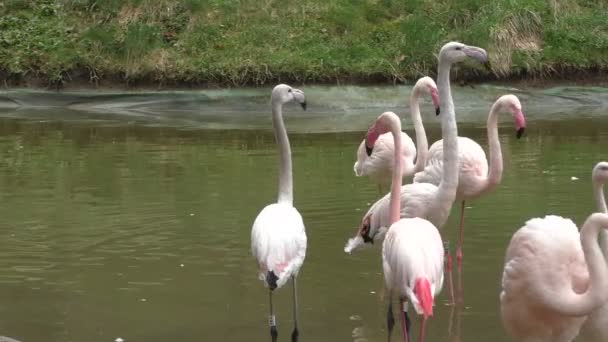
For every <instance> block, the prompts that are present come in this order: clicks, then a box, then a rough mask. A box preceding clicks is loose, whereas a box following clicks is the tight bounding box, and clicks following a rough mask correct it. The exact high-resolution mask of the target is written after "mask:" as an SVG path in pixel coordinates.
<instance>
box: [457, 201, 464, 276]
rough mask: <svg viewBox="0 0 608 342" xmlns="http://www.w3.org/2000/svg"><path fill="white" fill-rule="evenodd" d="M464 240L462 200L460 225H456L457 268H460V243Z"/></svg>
mask: <svg viewBox="0 0 608 342" xmlns="http://www.w3.org/2000/svg"><path fill="white" fill-rule="evenodd" d="M463 242H464V201H462V204H461V208H460V227H458V247H457V249H456V261H458V269H459V270H460V269H462V244H463Z"/></svg>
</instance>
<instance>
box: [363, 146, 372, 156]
mask: <svg viewBox="0 0 608 342" xmlns="http://www.w3.org/2000/svg"><path fill="white" fill-rule="evenodd" d="M373 151H374V148H373V147H369V146H367V144H365V152H366V153H367V156H368V157H369V156H371V155H372V152H373Z"/></svg>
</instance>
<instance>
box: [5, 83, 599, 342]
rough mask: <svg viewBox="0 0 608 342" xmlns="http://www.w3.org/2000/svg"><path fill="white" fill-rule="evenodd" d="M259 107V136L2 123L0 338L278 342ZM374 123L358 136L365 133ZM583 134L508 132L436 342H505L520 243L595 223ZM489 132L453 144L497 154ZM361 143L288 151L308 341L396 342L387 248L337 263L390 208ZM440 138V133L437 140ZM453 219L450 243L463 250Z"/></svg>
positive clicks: (474, 215)
mask: <svg viewBox="0 0 608 342" xmlns="http://www.w3.org/2000/svg"><path fill="white" fill-rule="evenodd" d="M264 96H265V97H264V99H263V100H262V98H260V100H259V101H260V104H259V106H260V115H262V114H263V115H264V119H259V120H260V121H259V122H258V121H255V122H256V124H255V125H254V127H256V125H260V126H262V125H263V126H264V130H255V129H251V130H200V129H188V130H185V129H178V128H175V127H173V128H172V127H171V126H172V125H167V126H165V125H157V126H156V127H154V126H150V125H145V124H144V125H142V124H139V123H130V122H129V121H126V122H125V121H121V120H122V119H121V120H117V121H116V122H109V121H103V122H99V121H95V120H93V121H83V120H70V118H71V117H70V115H71V114H70V113H69V112H66V111H65V109H64V108H65V106H64V105H63V104H61V107H60V108H59V109H56V110H53V109H52V108H51V109H48V108H47V109H46V111H41V113H43V115H42V114H41V115H42V116H43V117H46V119H48V120H45V121H33V120H30V119H27V120H26V119H14V118H13V119H7V118H5V119H1V120H0V196H1V200H2V206H0V227H1V229H0V289H1V291H0V303H2V305H0V317H2V320H0V334H3V335H8V336H13V337H15V338H18V339H20V340H23V341H34V342H35V341H66V340H69V341H92V342H95V341H100V342H101V341H112V340H114V339H116V338H117V337H119V336H120V337H122V338H124V339H125V341H141V340H146V341H152V342H153V341H166V340H185V341H189V340H193V339H201V338H202V339H205V340H207V339H209V340H220V341H263V340H266V339H267V328H266V324H267V322H265V320H264V319H263V317H265V316H266V313H267V312H266V311H267V302H266V296H265V295H264V294H265V293H266V290H265V289H264V288H263V287H262V286H261V285H260V283H259V282H258V281H257V279H256V274H255V265H253V264H252V263H251V257H250V255H249V254H250V252H249V248H250V246H249V241H250V240H249V234H250V229H251V224H252V221H253V218H254V217H255V215H256V214H257V212H259V210H260V209H261V208H262V207H263V205H264V204H265V203H268V202H270V201H272V200H273V199H274V198H275V195H276V187H277V184H276V183H275V180H276V172H277V169H276V158H277V157H276V151H275V144H274V136H273V134H272V131H271V130H270V122H269V118H268V116H269V114H268V113H267V110H266V109H264V110H263V111H262V108H264V107H265V106H266V103H265V101H266V99H267V96H266V95H264ZM547 96H553V95H551V94H549V95H547ZM311 98H314V97H311ZM256 101H257V100H256ZM254 102H255V101H254ZM256 103H257V102H256ZM429 105H430V104H429ZM530 105H531V106H532V104H530ZM525 106H526V104H525V103H524V107H525ZM294 109H295V108H294ZM423 110H424V109H423ZM377 112H378V110H377V109H374V110H372V111H371V112H370V113H369V114H366V115H365V116H364V115H362V116H361V122H365V125H363V126H361V127H360V125H359V124H353V125H354V126H357V129H358V130H361V131H362V130H363V129H364V128H365V127H366V126H367V125H368V124H369V122H368V120H371V119H373V118H374V117H375V116H376V115H377V114H378V113H377ZM480 112H481V111H480ZM483 112H487V108H483ZM528 112H531V111H530V110H528V111H527V112H526V114H528ZM11 113H13V114H15V113H17V114H19V115H21V113H23V115H29V114H26V113H32V109H28V110H24V109H23V111H21V110H17V111H13V112H11ZM78 113H80V112H78ZM293 113H294V114H293V115H296V114H295V110H294V111H293ZM19 115H14V116H19ZM53 115H57V116H58V117H61V118H62V120H61V121H57V120H54V119H53ZM79 115H80V114H78V115H76V114H75V115H74V117H73V118H76V117H80V116H79ZM100 115H101V114H100ZM290 115H292V114H291V113H289V114H287V115H286V118H287V119H288V120H287V121H288V123H287V124H288V127H289V128H295V127H296V126H297V125H296V126H294V125H293V122H292V123H290V122H289V121H290ZM305 115H311V116H312V117H318V116H320V114H319V113H318V112H314V111H312V112H311V113H306V114H305ZM323 115H325V114H323ZM485 115H486V114H483V116H482V117H485ZM64 116H66V117H67V118H65V120H64ZM368 116H369V117H368ZM529 116H532V115H529ZM582 117H583V119H574V118H572V119H570V120H568V121H555V120H540V119H532V118H531V119H530V120H529V122H528V126H529V131H528V133H527V135H526V136H525V137H524V138H522V139H521V140H519V141H518V140H516V139H515V137H514V136H513V134H512V129H511V128H510V127H509V129H508V130H507V131H506V132H504V134H501V136H500V138H501V142H502V144H503V156H504V159H505V175H504V178H503V182H502V184H501V185H500V186H499V187H498V188H497V189H496V191H494V192H493V193H492V194H489V195H488V196H487V197H485V198H483V199H480V200H477V201H475V203H472V207H471V208H470V209H467V213H466V215H467V229H468V230H467V234H468V235H467V240H466V241H465V247H464V249H465V253H466V254H467V258H466V259H465V260H464V263H465V265H464V270H465V272H466V274H465V275H464V277H466V283H464V284H463V285H464V289H463V296H464V300H465V302H464V307H458V306H457V307H456V308H453V307H448V306H445V303H446V302H447V295H446V293H447V292H446V290H445V289H444V291H443V292H442V294H441V295H440V297H439V298H438V300H437V304H436V307H435V316H434V317H433V318H432V319H431V320H429V322H428V329H427V334H428V341H446V340H454V341H456V340H458V341H487V340H492V341H496V342H500V341H508V339H507V337H506V336H505V334H504V332H503V329H502V326H501V323H500V316H499V311H498V293H499V285H500V276H501V272H502V264H503V257H504V251H505V248H506V246H507V243H508V241H509V239H510V237H511V235H512V234H513V232H514V231H515V230H516V229H518V228H519V227H520V226H521V225H522V224H523V223H524V221H525V220H526V219H528V218H530V217H536V216H542V215H545V214H547V213H556V214H560V215H562V216H565V217H571V218H572V219H573V220H575V221H576V222H582V220H583V219H584V218H585V217H586V216H587V215H588V214H589V213H590V212H591V211H592V210H593V209H594V208H595V207H594V203H593V198H592V196H591V190H590V189H591V182H590V179H589V174H590V172H591V169H592V167H593V166H594V165H595V163H596V162H597V161H598V160H602V159H607V158H606V155H605V147H604V144H603V143H602V142H603V141H605V139H606V138H607V134H606V132H605V131H604V130H603V128H602V125H601V124H598V122H603V121H599V120H600V119H598V118H597V116H596V115H595V114H589V115H586V114H583V115H582ZM304 118H306V116H304V114H301V113H300V114H297V115H296V116H295V117H294V116H292V117H291V119H293V120H295V121H298V120H300V119H301V120H303V121H307V120H308V119H304ZM197 120H199V121H198V122H203V121H204V120H203V119H200V118H199V119H197ZM256 120H257V119H256ZM327 120H330V121H331V119H327ZM313 121H314V120H312V119H311V120H310V121H308V122H309V123H310V124H311V126H309V127H313V126H312V122H313ZM330 121H325V123H327V122H330ZM481 122H482V121H479V123H477V124H474V125H473V124H472V125H463V126H462V128H460V129H459V133H460V135H462V136H469V137H472V138H474V139H476V140H477V141H478V142H479V143H480V145H482V146H483V147H484V148H486V146H487V141H486V140H487V139H486V136H485V128H484V125H483V124H481ZM290 125H291V126H290ZM335 127H336V126H334V128H335ZM406 128H407V130H408V134H410V133H411V130H410V129H409V128H408V127H406ZM328 130H332V129H328ZM346 130H348V129H346ZM362 134H363V133H361V132H355V133H323V134H292V135H290V139H291V141H292V148H293V158H294V187H295V189H296V190H295V194H296V198H295V202H296V204H297V206H298V208H299V210H300V211H301V213H302V216H303V218H304V221H305V224H306V227H307V234H308V236H309V251H308V253H307V260H306V263H305V265H304V267H303V269H302V272H301V274H300V278H299V281H300V284H299V289H300V291H301V301H300V305H301V306H302V308H301V320H302V324H301V326H302V328H301V336H302V339H306V340H308V341H343V340H353V341H384V340H385V339H386V327H385V319H386V302H385V301H386V298H382V291H381V289H382V287H383V278H382V271H381V258H380V246H378V245H375V246H374V247H373V248H369V249H367V250H363V251H361V252H359V253H357V254H354V255H346V254H345V253H344V252H343V243H344V241H345V239H346V238H348V237H349V236H351V235H352V232H353V231H354V230H355V228H356V226H357V224H358V221H359V220H360V218H361V215H362V212H364V211H365V210H366V209H367V207H368V205H369V204H368V203H373V202H374V201H375V200H376V199H377V198H378V194H377V191H376V189H375V187H374V186H373V185H372V184H371V183H370V182H369V181H368V180H367V179H360V178H356V177H355V176H354V175H353V171H352V164H353V161H354V159H355V155H354V151H355V148H356V145H357V144H358V142H360V141H361V138H362ZM438 136H439V129H438V126H432V127H431V129H430V130H429V138H430V139H429V140H430V141H431V142H432V141H435V140H437V138H438ZM573 176H574V177H577V178H578V180H571V177H573ZM457 211H458V210H457V209H455V210H454V211H453V214H452V216H451V219H450V221H449V222H448V223H447V224H446V226H445V227H444V230H446V233H447V236H448V237H449V238H450V239H451V240H452V241H455V237H456V234H457V223H458V222H457V221H458V215H457ZM454 213H456V214H454ZM290 303H291V298H290V295H289V291H287V292H285V293H283V294H280V293H279V294H277V298H276V307H277V315H278V317H283V318H281V321H279V322H278V324H279V326H283V327H288V326H290V325H291V321H290V320H289V318H288V317H290V316H291V315H290V313H291V311H290V308H291V305H290ZM412 316H414V315H412ZM413 319H414V322H413V326H414V327H419V326H420V322H419V320H418V319H417V318H414V317H413ZM450 322H451V324H450ZM414 331H416V332H417V331H418V330H416V329H414ZM284 336H285V335H284Z"/></svg>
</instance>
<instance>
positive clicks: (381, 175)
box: [353, 76, 439, 193]
mask: <svg viewBox="0 0 608 342" xmlns="http://www.w3.org/2000/svg"><path fill="white" fill-rule="evenodd" d="M423 94H429V95H430V96H431V98H432V99H433V104H434V105H435V113H436V114H437V115H439V95H438V94H437V85H436V84H435V81H433V79H432V78H430V77H428V76H425V77H422V78H420V79H419V80H418V81H417V82H416V84H415V85H414V88H413V89H412V93H411V94H410V114H411V116H412V123H413V125H414V131H415V132H416V145H417V146H418V154H416V146H414V142H413V141H412V139H411V138H410V137H409V136H408V135H407V133H405V132H400V134H401V142H402V145H403V148H402V149H401V150H402V153H401V154H400V156H401V163H402V169H403V170H402V175H403V177H411V176H413V175H414V173H415V172H418V171H422V170H423V169H424V165H425V164H426V157H427V154H428V149H429V145H428V142H427V140H426V132H425V131H424V125H423V124H422V118H421V116H420V104H419V102H420V97H421V96H422V95H423ZM394 149H395V147H394V144H393V137H392V136H391V133H390V132H389V133H386V134H382V135H381V136H380V137H379V138H378V140H377V141H376V144H375V145H374V150H373V152H372V153H371V154H370V155H368V154H367V151H366V148H365V140H363V141H361V144H360V145H359V148H358V149H357V161H356V162H355V165H354V166H353V169H354V171H355V175H356V176H358V177H359V176H369V177H370V178H371V179H372V180H373V181H374V182H375V183H376V184H378V188H379V189H380V192H381V193H382V188H383V186H384V185H386V183H387V180H390V176H391V174H392V170H393V160H394V157H393V155H394V153H393V151H394ZM414 158H415V159H416V163H415V164H414Z"/></svg>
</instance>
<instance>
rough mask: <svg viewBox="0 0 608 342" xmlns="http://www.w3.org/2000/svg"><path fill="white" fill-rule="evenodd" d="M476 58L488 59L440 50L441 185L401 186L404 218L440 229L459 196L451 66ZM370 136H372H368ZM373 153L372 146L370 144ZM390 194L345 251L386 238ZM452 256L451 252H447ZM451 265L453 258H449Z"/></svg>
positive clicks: (463, 48) (479, 53) (458, 47)
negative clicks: (414, 219) (419, 220)
mask: <svg viewBox="0 0 608 342" xmlns="http://www.w3.org/2000/svg"><path fill="white" fill-rule="evenodd" d="M468 58H473V59H475V60H478V61H480V62H485V61H486V60H487V58H488V56H487V53H486V51H485V50H484V49H482V48H478V47H475V46H468V45H465V44H462V43H458V42H450V43H447V44H445V45H444V46H443V47H442V48H441V50H440V52H439V71H438V78H437V79H438V81H437V83H438V86H439V99H440V105H441V108H443V109H444V113H443V115H442V120H441V134H442V136H443V144H444V150H445V151H446V153H444V156H443V158H444V160H443V164H442V166H443V178H442V179H441V182H440V183H439V185H435V184H431V183H414V184H407V185H404V186H402V187H401V201H400V208H401V217H420V218H424V219H426V220H428V221H430V222H431V223H432V224H433V225H434V226H435V227H439V228H441V227H442V226H443V225H444V224H445V222H446V221H447V219H448V217H449V214H450V209H451V208H452V204H453V202H454V199H455V198H456V190H457V188H458V139H457V136H458V130H457V127H456V118H455V113H454V103H453V101H452V93H451V88H450V68H451V66H452V64H453V63H457V62H461V61H464V60H466V59H468ZM368 138H369V137H368ZM367 147H368V150H369V152H370V153H371V152H373V148H374V146H373V145H371V146H370V145H367ZM389 204H390V194H387V195H386V196H384V197H383V198H381V199H379V200H378V201H377V202H376V203H374V204H373V205H372V206H371V207H370V208H369V210H368V211H367V213H366V214H365V216H363V219H362V220H361V224H360V226H359V228H358V230H357V234H356V235H355V237H354V238H351V239H349V240H348V242H347V244H346V246H345V247H344V251H345V252H346V253H351V252H352V251H353V250H354V249H356V248H358V247H361V246H363V245H364V244H365V243H373V242H374V240H379V241H381V240H383V239H384V235H385V233H386V231H387V227H389V226H390V223H391V222H390V216H389ZM448 258H449V254H448ZM448 264H450V261H448ZM451 278H452V277H451V275H450V277H449V279H450V295H451V299H452V303H454V291H453V285H452V284H451Z"/></svg>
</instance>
